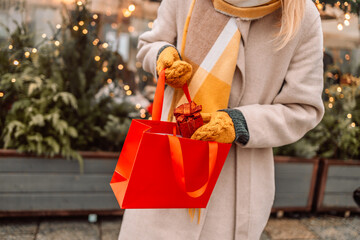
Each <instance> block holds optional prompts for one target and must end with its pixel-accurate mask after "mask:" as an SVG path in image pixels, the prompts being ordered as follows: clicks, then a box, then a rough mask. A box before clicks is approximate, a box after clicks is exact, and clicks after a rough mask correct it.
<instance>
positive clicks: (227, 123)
mask: <svg viewBox="0 0 360 240" xmlns="http://www.w3.org/2000/svg"><path fill="white" fill-rule="evenodd" d="M202 117H203V119H204V122H209V123H207V124H205V125H204V126H202V127H200V128H198V129H197V130H196V131H195V133H194V134H193V135H192V136H191V139H194V140H203V141H215V142H219V143H232V142H234V141H235V136H236V134H235V128H234V123H233V121H232V119H231V117H230V116H229V115H228V114H227V113H226V112H214V113H211V114H202Z"/></svg>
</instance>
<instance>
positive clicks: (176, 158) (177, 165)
mask: <svg viewBox="0 0 360 240" xmlns="http://www.w3.org/2000/svg"><path fill="white" fill-rule="evenodd" d="M168 137H169V143H170V155H171V160H172V168H173V171H174V174H175V179H176V181H177V183H178V184H179V186H180V187H181V189H182V190H183V192H185V193H186V194H187V195H188V196H190V197H192V198H198V197H201V196H202V195H203V194H204V193H205V191H206V189H207V187H208V184H209V181H210V179H211V176H212V174H213V172H214V169H215V164H216V159H217V154H218V143H217V142H208V144H209V175H208V179H207V181H206V183H205V184H204V185H202V186H201V187H200V188H199V189H197V190H195V191H192V192H189V191H187V190H186V180H185V170H184V159H183V154H182V150H181V145H180V140H179V138H178V137H175V136H170V135H168Z"/></svg>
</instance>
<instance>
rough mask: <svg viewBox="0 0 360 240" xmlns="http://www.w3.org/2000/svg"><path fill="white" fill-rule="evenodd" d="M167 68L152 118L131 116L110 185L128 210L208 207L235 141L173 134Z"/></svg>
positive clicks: (121, 205)
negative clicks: (166, 118) (165, 112)
mask: <svg viewBox="0 0 360 240" xmlns="http://www.w3.org/2000/svg"><path fill="white" fill-rule="evenodd" d="M164 88H165V75H164V71H163V72H162V73H161V74H160V77H159V80H158V85H157V89H156V93H155V100H154V109H153V120H152V121H150V120H133V121H132V123H131V126H130V129H129V132H128V135H127V137H126V140H125V143H124V146H123V149H122V151H121V154H120V157H119V160H118V162H117V165H116V168H115V172H114V175H113V177H112V179H111V182H110V185H111V188H112V190H113V192H114V194H115V197H116V199H117V201H118V202H119V205H120V207H121V208H123V209H128V208H205V207H206V205H207V203H208V201H209V198H210V195H211V193H212V191H213V189H214V186H215V184H216V181H217V179H218V177H219V174H220V172H221V169H222V167H223V165H224V162H225V159H226V157H227V154H228V152H229V150H230V147H231V144H223V143H217V142H206V141H199V140H192V139H188V138H182V137H179V136H174V134H179V133H178V131H177V130H176V123H172V122H162V121H160V117H161V108H162V102H163V96H164Z"/></svg>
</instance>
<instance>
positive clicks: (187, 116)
mask: <svg viewBox="0 0 360 240" xmlns="http://www.w3.org/2000/svg"><path fill="white" fill-rule="evenodd" d="M201 110H202V106H201V105H197V104H196V103H195V102H192V101H191V102H190V103H185V104H182V105H180V106H179V107H177V108H176V109H175V111H174V115H175V118H176V122H177V125H178V127H179V131H180V134H181V136H183V137H185V138H190V137H191V136H192V134H193V133H194V132H195V131H196V129H198V128H199V127H201V126H202V125H204V121H203V119H202V117H201V114H200V112H201Z"/></svg>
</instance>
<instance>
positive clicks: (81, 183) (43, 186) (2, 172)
mask: <svg viewBox="0 0 360 240" xmlns="http://www.w3.org/2000/svg"><path fill="white" fill-rule="evenodd" d="M81 155H82V156H83V158H84V173H83V174H81V173H80V169H79V164H78V162H77V161H75V160H66V159H62V158H42V157H35V156H28V155H24V154H19V153H16V152H15V151H14V150H2V149H0V217H4V216H29V215H31V216H39V215H84V214H89V213H97V214H115V215H117V214H121V213H122V211H121V210H120V208H119V205H118V203H117V201H116V199H115V197H114V195H113V193H112V191H111V188H110V185H109V183H110V180H111V176H112V174H113V172H114V169H115V165H116V162H117V159H118V156H119V153H107V152H82V153H81Z"/></svg>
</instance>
